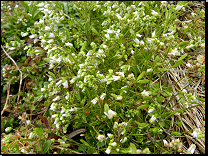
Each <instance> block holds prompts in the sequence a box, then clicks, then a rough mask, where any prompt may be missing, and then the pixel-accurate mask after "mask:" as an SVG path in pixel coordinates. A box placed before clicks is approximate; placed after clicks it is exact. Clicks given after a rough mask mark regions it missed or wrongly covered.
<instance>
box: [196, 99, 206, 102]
mask: <svg viewBox="0 0 208 156" xmlns="http://www.w3.org/2000/svg"><path fill="white" fill-rule="evenodd" d="M196 99H197V100H199V101H203V102H204V101H205V100H204V99H202V98H196Z"/></svg>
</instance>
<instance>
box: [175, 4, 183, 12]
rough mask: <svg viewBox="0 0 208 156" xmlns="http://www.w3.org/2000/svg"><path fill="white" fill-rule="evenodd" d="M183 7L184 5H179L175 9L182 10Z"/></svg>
mask: <svg viewBox="0 0 208 156" xmlns="http://www.w3.org/2000/svg"><path fill="white" fill-rule="evenodd" d="M182 7H183V5H177V6H176V8H175V11H178V10H180V9H181V8H182Z"/></svg>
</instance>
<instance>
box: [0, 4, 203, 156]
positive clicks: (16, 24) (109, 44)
mask: <svg viewBox="0 0 208 156" xmlns="http://www.w3.org/2000/svg"><path fill="white" fill-rule="evenodd" d="M5 4H6V2H5ZM18 4H19V5H21V7H20V8H18V7H14V8H13V9H12V10H9V11H8V8H9V7H8V8H7V7H4V6H2V10H1V11H2V15H3V16H2V19H3V20H2V30H3V33H2V34H3V35H2V41H3V47H4V49H5V52H4V53H9V55H10V56H11V57H12V58H14V60H15V61H16V63H17V64H18V66H20V67H21V72H22V75H23V78H20V77H18V76H19V75H18V74H19V71H18V70H16V67H15V66H14V65H10V61H9V60H8V59H7V60H4V61H3V62H2V63H1V64H2V66H3V69H2V75H3V77H2V81H1V86H2V91H3V92H2V93H1V96H3V95H6V93H10V92H9V91H10V90H9V89H8V88H14V86H15V84H19V82H20V80H23V85H22V88H21V92H20V93H19V92H14V91H12V90H11V92H12V94H14V95H17V94H18V93H19V94H20V95H21V98H20V99H19V101H18V103H17V104H16V102H17V101H16V98H14V99H12V98H9V99H10V101H9V102H8V101H7V105H10V106H11V107H14V108H15V106H16V107H17V108H18V109H17V108H15V109H16V110H18V111H24V112H27V113H28V112H30V116H29V115H28V116H27V115H26V113H23V114H22V115H21V116H22V117H21V118H20V119H21V123H20V124H22V125H24V127H20V128H16V129H18V130H17V132H19V130H20V131H21V135H23V134H24V135H23V136H24V138H25V139H26V140H24V141H28V142H29V141H31V142H30V143H29V145H27V147H24V148H23V147H20V146H21V145H20V146H19V144H17V143H16V142H15V143H14V144H13V145H11V149H9V150H7V149H6V148H5V145H4V146H3V148H2V151H4V152H5V153H9V152H11V153H21V152H22V153H37V154H40V153H41V154H46V153H47V154H51V153H54V154H55V153H58V154H74V153H75V154H78V153H80V152H81V153H85V154H86V153H87V154H102V153H108V154H109V153H110V154H124V153H125V154H127V153H130V154H138V153H142V154H150V153H155V154H161V153H170V152H171V150H175V153H179V152H178V151H179V150H178V149H180V148H179V147H180V146H179V142H178V140H176V143H178V144H176V145H175V144H174V148H173V149H167V148H166V147H164V145H163V144H162V142H163V139H169V138H170V136H175V137H177V136H181V135H182V133H180V132H177V131H175V132H170V126H172V124H173V123H172V122H173V121H172V119H173V118H174V116H175V115H176V114H180V113H181V114H182V113H183V112H184V111H185V110H187V109H190V107H189V104H190V105H191V103H195V102H194V101H193V100H199V101H204V100H203V99H201V98H195V97H194V96H193V95H192V94H188V93H187V92H186V91H185V90H182V91H181V90H179V91H178V93H177V94H176V95H175V92H174V94H173V90H172V88H171V85H170V86H168V84H165V83H164V84H161V83H159V81H160V80H161V79H162V78H163V75H165V74H166V73H167V72H169V71H171V70H175V69H176V68H177V67H179V66H181V65H182V64H183V63H184V62H185V64H186V63H187V62H186V61H188V60H189V59H191V58H190V57H188V54H187V52H188V51H190V50H191V49H193V48H195V47H197V48H198V49H200V48H203V44H204V32H203V31H199V32H196V31H194V29H192V30H191V31H189V27H192V26H193V27H194V23H193V24H192V23H189V25H185V26H181V27H178V23H177V20H176V19H178V18H179V17H180V16H182V15H183V13H184V12H185V9H186V6H187V4H188V3H187V2H174V3H173V2H165V1H163V2H160V1H153V2H152V1H147V2H145V1H141V2H138V1H128V2H127V1H126V2H125V1H124V2H122V1H119V2H112V1H100V2H99V1H98V2H96V1H70V2H69V1H50V2H47V1H39V2H32V1H31V2H30V1H21V2H20V3H19V2H18ZM183 8H184V9H183ZM201 16H202V15H201ZM19 19H21V20H19ZM182 28H183V29H182ZM191 33H192V35H193V34H195V35H196V34H197V35H198V34H201V35H202V38H201V40H199V39H197V38H191V37H190V35H188V34H191ZM187 35H188V36H189V37H190V38H191V40H189V39H188V38H187ZM27 36H29V37H27ZM28 39H29V40H28ZM26 40H27V42H25V41H26ZM30 40H32V41H31V42H29V41H30ZM184 51H185V52H186V53H185V54H183V55H181V53H183V52H184ZM166 60H169V61H166ZM195 64H196V63H195ZM186 66H187V64H186ZM198 66H199V64H198ZM204 69H205V68H203V67H202V65H201V68H200V69H197V71H199V72H200V71H202V73H205V70H204ZM189 72H190V71H189ZM158 79H159V80H158ZM178 81H181V80H178ZM174 85H175V84H174ZM184 88H185V86H184ZM176 96H177V97H179V99H180V100H177V101H176V103H175V104H178V103H179V102H180V103H181V104H184V108H183V109H181V110H180V109H179V110H177V109H175V106H172V105H170V103H169V102H170V100H171V99H172V98H175V97H176ZM167 99H168V100H167ZM5 105H6V104H5ZM5 109H7V108H6V106H5ZM5 109H4V111H5ZM39 112H41V114H42V113H43V114H44V115H43V116H44V117H43V116H41V115H38V117H39V118H40V119H41V121H42V122H43V123H44V125H43V124H41V121H40V120H37V121H35V122H33V121H32V120H33V118H32V115H34V114H35V113H37V114H40V113H39ZM2 123H3V124H2V128H3V129H6V128H7V127H14V126H15V125H16V123H15V119H14V118H13V117H10V118H9V119H8V120H6V119H5V118H4V119H3V120H2ZM14 123H15V124H14ZM181 125H182V122H175V123H174V126H176V129H179V127H180V126H181ZM16 129H15V130H16ZM19 133H20V132H19ZM167 134H171V135H169V136H167ZM5 138H6V139H5V142H6V141H7V145H8V144H9V143H10V142H12V140H11V137H10V136H7V137H5ZM152 138H154V139H155V140H153V139H152ZM159 139H161V142H158V140H159ZM24 141H23V140H21V142H24ZM17 145H18V146H17ZM155 147H158V148H157V149H156V148H155ZM55 148H57V150H54V149H55ZM168 148H169V147H168ZM23 149H24V150H23ZM176 150H177V151H176ZM180 152H183V151H180Z"/></svg>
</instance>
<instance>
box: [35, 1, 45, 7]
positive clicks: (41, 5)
mask: <svg viewBox="0 0 208 156" xmlns="http://www.w3.org/2000/svg"><path fill="white" fill-rule="evenodd" d="M36 6H38V7H43V6H44V3H43V2H42V3H39V4H38V5H36Z"/></svg>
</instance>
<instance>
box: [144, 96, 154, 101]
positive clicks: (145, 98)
mask: <svg viewBox="0 0 208 156" xmlns="http://www.w3.org/2000/svg"><path fill="white" fill-rule="evenodd" d="M151 99H152V97H151V96H144V97H143V100H151Z"/></svg>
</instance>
